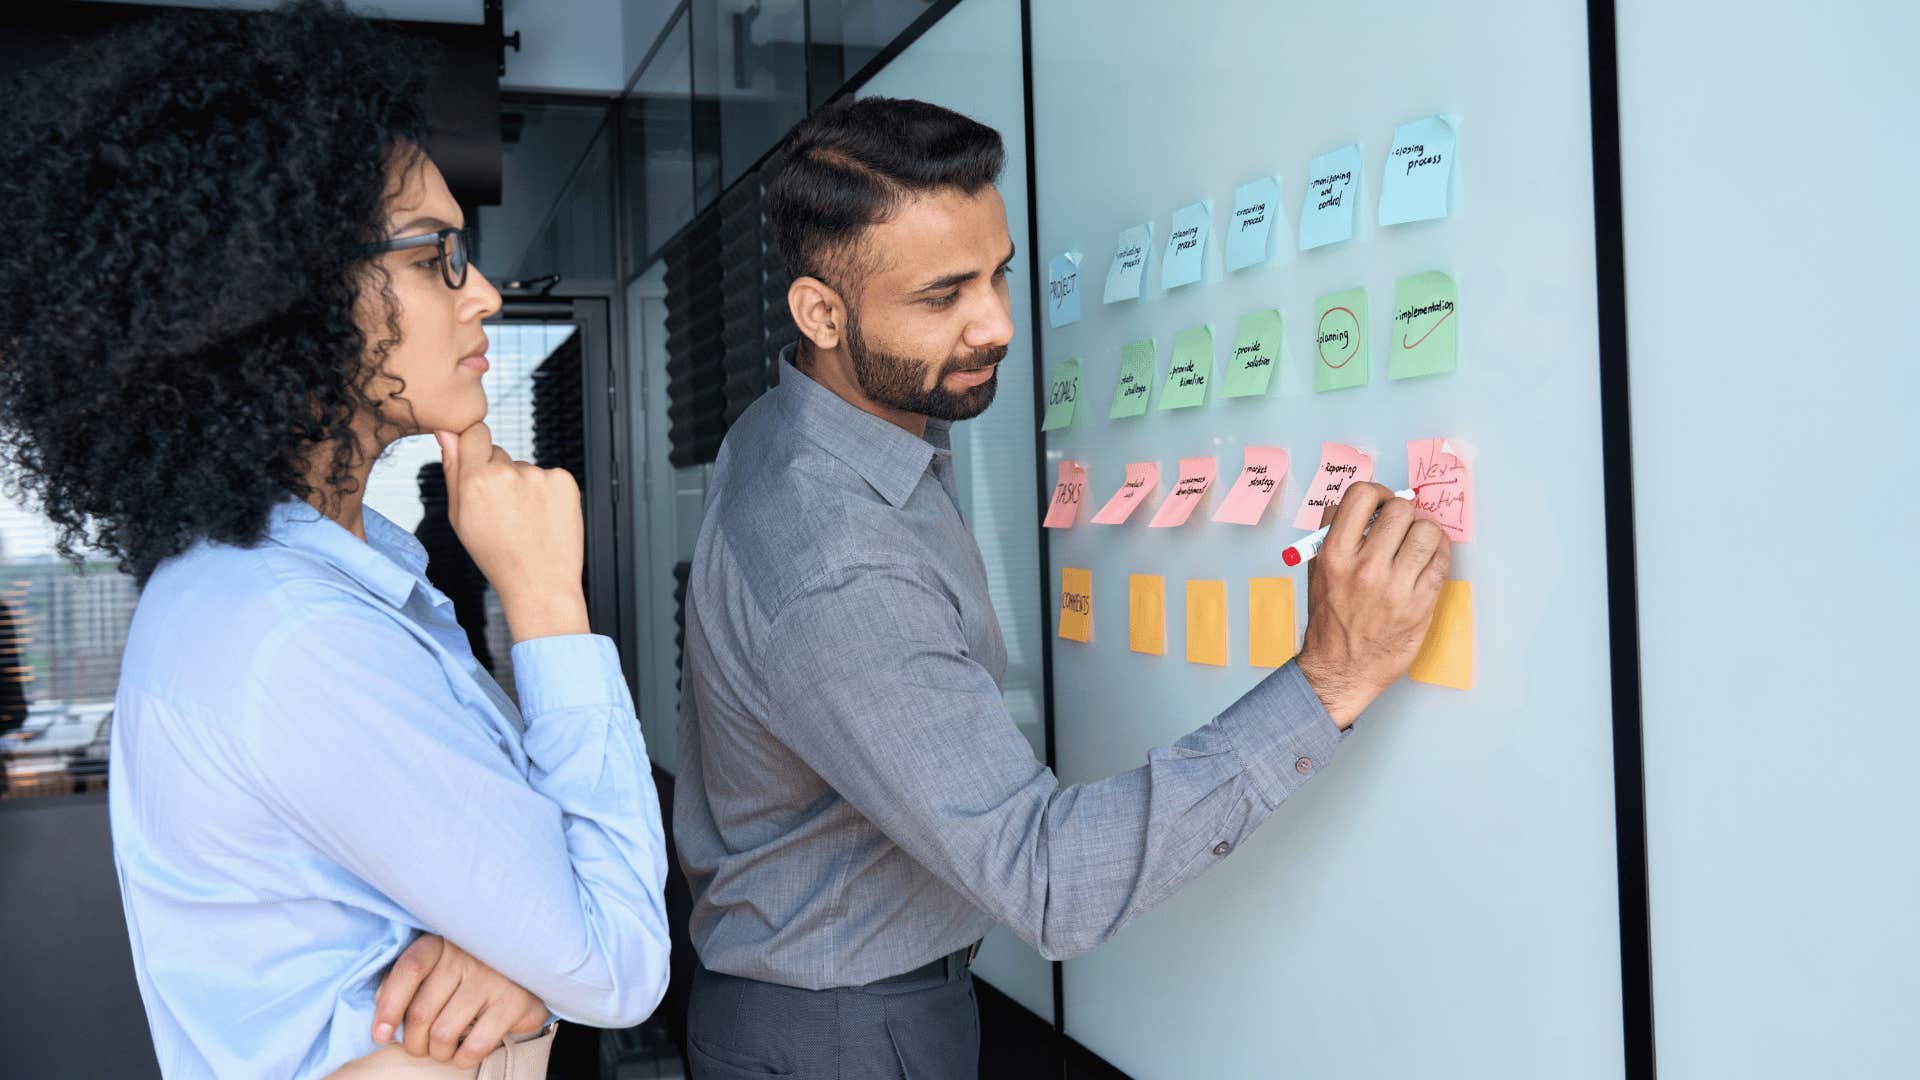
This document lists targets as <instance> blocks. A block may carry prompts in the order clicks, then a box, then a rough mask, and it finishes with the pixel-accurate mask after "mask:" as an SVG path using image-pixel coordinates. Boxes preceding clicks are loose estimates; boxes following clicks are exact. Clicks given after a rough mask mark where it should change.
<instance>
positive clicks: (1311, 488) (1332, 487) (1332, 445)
mask: <svg viewBox="0 0 1920 1080" xmlns="http://www.w3.org/2000/svg"><path fill="white" fill-rule="evenodd" d="M1371 479H1373V459H1372V458H1370V457H1368V456H1367V455H1366V454H1365V453H1364V452H1362V451H1360V450H1357V449H1355V448H1353V447H1351V446H1348V445H1347V444H1345V443H1337V442H1328V443H1321V444H1320V467H1319V468H1318V469H1316V470H1314V473H1313V479H1311V480H1309V481H1307V497H1306V499H1305V501H1303V502H1301V504H1300V512H1299V513H1297V514H1295V515H1293V527H1294V528H1296V529H1317V528H1319V527H1320V515H1321V513H1322V511H1323V510H1324V509H1325V507H1326V506H1327V505H1328V504H1330V503H1332V504H1337V503H1339V501H1340V493H1341V492H1343V491H1345V490H1346V489H1347V485H1348V484H1358V483H1361V482H1363V481H1367V480H1371Z"/></svg>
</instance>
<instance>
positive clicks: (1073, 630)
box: [1060, 566, 1093, 642]
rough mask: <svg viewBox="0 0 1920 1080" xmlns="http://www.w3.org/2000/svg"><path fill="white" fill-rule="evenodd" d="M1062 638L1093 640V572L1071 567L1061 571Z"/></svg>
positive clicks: (1082, 640)
mask: <svg viewBox="0 0 1920 1080" xmlns="http://www.w3.org/2000/svg"><path fill="white" fill-rule="evenodd" d="M1060 636H1061V637H1063V638H1066V639H1067V640H1068V641H1081V642H1085V641H1092V640H1093V572H1092V571H1091V570H1077V569H1075V568H1073V567H1071V566H1069V567H1066V568H1065V569H1063V570H1061V571H1060Z"/></svg>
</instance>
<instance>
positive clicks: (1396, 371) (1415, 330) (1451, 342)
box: [1387, 270, 1460, 379]
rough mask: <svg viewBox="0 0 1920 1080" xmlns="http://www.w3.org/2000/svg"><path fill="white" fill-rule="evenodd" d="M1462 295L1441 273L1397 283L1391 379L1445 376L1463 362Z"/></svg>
mask: <svg viewBox="0 0 1920 1080" xmlns="http://www.w3.org/2000/svg"><path fill="white" fill-rule="evenodd" d="M1458 304H1459V293H1458V290H1457V289H1455V288H1454V284H1453V279H1452V278H1450V277H1448V276H1447V275H1445V274H1443V273H1441V272H1440V271H1438V270H1429V271H1427V272H1426V273H1424V274H1415V275H1413V276H1412V277H1403V278H1401V279H1400V280H1399V281H1396V282H1394V283H1393V340H1392V341H1391V342H1390V343H1389V345H1388V348H1390V349H1391V350H1392V352H1393V359H1391V360H1388V361H1387V378H1389V379H1411V378H1414V377H1416V376H1419V375H1442V374H1445V373H1446V372H1449V371H1452V370H1453V369H1454V368H1455V367H1456V366H1458V364H1459V361H1460V316H1459V313H1458V312H1457V311H1456V310H1455V308H1456V307H1457V306H1458Z"/></svg>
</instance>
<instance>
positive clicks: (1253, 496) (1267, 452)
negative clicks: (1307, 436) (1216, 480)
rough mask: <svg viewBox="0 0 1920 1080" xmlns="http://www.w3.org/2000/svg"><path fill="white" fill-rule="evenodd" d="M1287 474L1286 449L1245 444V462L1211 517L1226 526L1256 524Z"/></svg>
mask: <svg viewBox="0 0 1920 1080" xmlns="http://www.w3.org/2000/svg"><path fill="white" fill-rule="evenodd" d="M1286 477H1287V452H1286V451H1285V450H1282V449H1280V448H1279V447H1277V446H1249V447H1247V464H1246V467H1244V468H1242V469H1241V470H1240V476H1239V478H1238V479H1236V480H1235V481H1234V482H1233V490H1231V491H1229V492H1227V501H1226V502H1224V503H1222V504H1221V506H1220V509H1219V510H1217V511H1215V512H1214V515H1213V520H1215V521H1224V522H1226V523H1227V524H1229V525H1258V524H1260V515H1262V514H1264V513H1266V512H1267V504H1268V503H1270V502H1272V501H1273V497H1274V495H1275V494H1277V493H1278V492H1279V491H1280V481H1282V480H1284V479H1286Z"/></svg>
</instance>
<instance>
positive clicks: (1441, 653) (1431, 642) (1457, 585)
mask: <svg viewBox="0 0 1920 1080" xmlns="http://www.w3.org/2000/svg"><path fill="white" fill-rule="evenodd" d="M1407 675H1408V676H1409V677H1411V678H1412V679H1414V680H1415V681H1416V682H1423V683H1433V684H1434V685H1435V686H1451V687H1453V688H1454V689H1455V690H1471V689H1473V586H1472V584H1470V583H1468V582H1465V581H1449V582H1447V583H1446V584H1444V585H1442V586H1440V603H1439V605H1438V606H1436V607H1435V608H1434V609H1433V625H1432V626H1429V627H1428V628H1427V640H1425V641H1424V642H1421V644H1420V655H1418V656H1416V657H1414V658H1413V670H1411V671H1409V672H1407Z"/></svg>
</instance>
